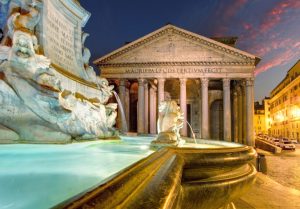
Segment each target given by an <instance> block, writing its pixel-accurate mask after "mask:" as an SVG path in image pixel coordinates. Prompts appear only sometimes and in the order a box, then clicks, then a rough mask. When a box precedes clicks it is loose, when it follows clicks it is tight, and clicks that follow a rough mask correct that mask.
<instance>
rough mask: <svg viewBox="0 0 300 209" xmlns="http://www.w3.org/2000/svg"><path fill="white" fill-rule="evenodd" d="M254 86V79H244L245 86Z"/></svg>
mask: <svg viewBox="0 0 300 209" xmlns="http://www.w3.org/2000/svg"><path fill="white" fill-rule="evenodd" d="M253 85H254V78H248V79H246V86H253Z"/></svg>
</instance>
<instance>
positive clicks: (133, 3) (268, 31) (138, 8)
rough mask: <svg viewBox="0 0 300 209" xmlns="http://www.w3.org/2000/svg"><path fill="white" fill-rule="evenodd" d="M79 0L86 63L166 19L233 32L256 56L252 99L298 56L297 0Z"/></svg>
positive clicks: (211, 32) (205, 31)
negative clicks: (89, 54) (87, 14)
mask: <svg viewBox="0 0 300 209" xmlns="http://www.w3.org/2000/svg"><path fill="white" fill-rule="evenodd" d="M80 2H81V4H82V6H83V7H84V8H85V9H87V10H88V11H89V12H91V14H92V16H91V18H90V20H89V22H88V23H87V25H86V27H85V28H84V30H85V31H86V32H88V33H90V36H89V37H88V39H87V41H86V46H87V47H89V48H90V50H91V52H92V58H91V62H92V61H93V60H95V59H96V58H99V57H100V56H102V55H104V54H106V53H108V52H111V51H112V50H114V49H116V48H119V47H121V46H122V45H123V44H124V43H125V42H127V41H133V40H135V39H137V38H140V37H142V36H144V35H146V34H148V33H150V32H152V31H154V30H156V29H158V28H160V27H162V26H164V25H165V24H166V23H171V24H173V25H176V26H178V27H181V28H184V29H187V30H190V31H192V32H195V33H198V34H200V35H203V36H207V37H212V36H238V37H239V39H238V42H237V48H239V49H241V50H245V51H247V52H249V53H252V54H254V55H256V56H258V57H260V58H262V61H261V62H260V64H259V65H258V66H257V68H256V80H255V99H256V100H261V99H262V98H264V97H265V96H268V95H269V93H270V91H271V90H272V89H273V88H274V87H275V86H276V85H277V84H278V83H279V82H280V81H281V80H282V79H283V78H284V76H285V75H286V72H287V71H288V70H289V69H290V67H292V66H293V65H294V64H295V62H296V61H297V60H298V59H300V0H222V1H221V0H186V1H182V0H181V1H180V0H147V1H145V0H130V1H126V0H81V1H80ZM0 9H1V8H0ZM2 9H4V8H2ZM2 11H3V10H2ZM2 11H1V10H0V13H2V14H3V12H2ZM0 27H1V14H0Z"/></svg>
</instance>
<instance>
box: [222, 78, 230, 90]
mask: <svg viewBox="0 0 300 209" xmlns="http://www.w3.org/2000/svg"><path fill="white" fill-rule="evenodd" d="M222 80H223V88H225V87H230V79H229V78H223V79H222Z"/></svg>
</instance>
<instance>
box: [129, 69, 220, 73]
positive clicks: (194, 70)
mask: <svg viewBox="0 0 300 209" xmlns="http://www.w3.org/2000/svg"><path fill="white" fill-rule="evenodd" d="M221 72H222V70H221V68H170V69H168V68H146V69H142V68H141V69H125V72H124V73H126V74H144V73H151V74H160V73H177V74H193V73H221Z"/></svg>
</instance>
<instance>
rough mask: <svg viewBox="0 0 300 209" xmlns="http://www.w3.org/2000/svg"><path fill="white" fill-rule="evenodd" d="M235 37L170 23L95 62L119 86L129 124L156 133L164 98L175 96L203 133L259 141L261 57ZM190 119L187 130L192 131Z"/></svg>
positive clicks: (184, 131) (250, 142)
mask: <svg viewBox="0 0 300 209" xmlns="http://www.w3.org/2000/svg"><path fill="white" fill-rule="evenodd" d="M235 42H236V38H213V39H210V38H206V37H203V36H201V35H198V34H195V33H192V32H189V31H186V30H184V29H181V28H178V27H175V26H173V25H166V26H164V27H162V28H160V29H158V30H156V31H154V32H152V33H150V34H148V35H146V36H144V37H142V38H139V39H137V40H135V41H133V42H131V43H128V44H126V45H124V46H123V47H121V48H119V49H117V50H115V51H113V52H111V53H109V54H107V55H105V56H103V57H101V58H99V59H97V60H95V61H94V64H96V65H97V66H98V67H99V69H100V70H101V75H102V76H103V77H105V78H107V79H108V80H110V82H112V83H115V85H117V86H118V94H119V96H120V100H121V102H122V103H123V104H124V109H125V115H126V120H127V124H129V130H131V131H137V132H138V133H139V134H148V133H150V134H156V121H157V113H158V110H157V107H158V104H159V102H161V101H163V100H167V99H172V100H175V101H177V103H178V104H180V107H181V110H182V111H183V113H184V117H185V120H186V121H188V122H189V123H190V124H191V126H192V128H193V130H194V132H195V133H196V134H197V137H201V138H203V139H218V140H223V139H224V140H226V141H235V142H239V143H244V144H248V145H253V133H254V131H253V104H254V95H253V94H254V92H253V90H254V89H253V87H254V69H255V66H256V65H257V63H258V62H259V60H260V59H259V58H258V57H256V56H254V55H252V54H249V53H247V52H244V51H241V50H239V49H237V48H235V47H234V44H235ZM119 116H120V114H119ZM119 121H121V120H119ZM184 124H185V125H184V128H183V129H182V133H181V134H182V135H184V136H188V135H190V134H191V133H190V129H189V128H188V124H187V123H184ZM118 126H119V128H120V129H121V130H122V129H124V128H125V127H124V124H122V123H121V122H120V123H119V124H118Z"/></svg>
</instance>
